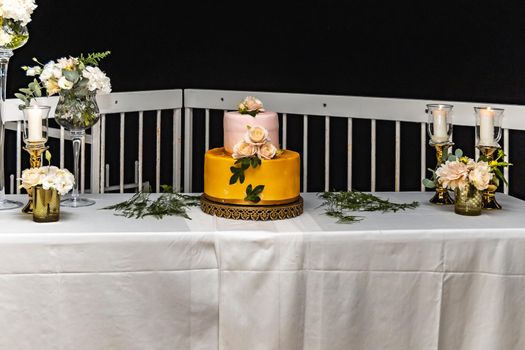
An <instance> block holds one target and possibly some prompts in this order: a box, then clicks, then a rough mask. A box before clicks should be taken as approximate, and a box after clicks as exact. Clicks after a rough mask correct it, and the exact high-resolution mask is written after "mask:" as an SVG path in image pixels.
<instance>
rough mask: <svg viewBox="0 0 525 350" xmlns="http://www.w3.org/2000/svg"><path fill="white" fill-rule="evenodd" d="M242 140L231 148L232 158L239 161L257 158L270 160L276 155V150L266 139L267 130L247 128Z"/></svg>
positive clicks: (256, 127)
mask: <svg viewBox="0 0 525 350" xmlns="http://www.w3.org/2000/svg"><path fill="white" fill-rule="evenodd" d="M247 128H248V131H247V132H246V134H245V135H244V139H243V140H241V141H239V142H238V143H237V144H236V145H235V146H234V147H233V154H232V157H233V158H235V159H241V158H246V157H252V156H255V155H256V156H257V157H259V158H260V159H272V158H273V157H275V155H276V154H277V148H276V147H275V146H274V145H273V143H271V142H270V141H271V140H270V138H269V137H268V130H266V129H265V128H263V127H261V126H255V127H251V126H249V125H248V126H247Z"/></svg>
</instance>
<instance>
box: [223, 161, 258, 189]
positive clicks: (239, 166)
mask: <svg viewBox="0 0 525 350" xmlns="http://www.w3.org/2000/svg"><path fill="white" fill-rule="evenodd" d="M260 165H261V159H260V158H259V157H257V155H253V156H251V157H246V158H240V159H237V160H236V161H235V166H232V167H230V171H231V172H232V176H231V177H230V185H233V184H235V183H236V182H237V181H239V182H240V183H241V184H242V183H244V179H245V175H244V172H245V171H246V170H248V168H249V167H250V166H251V167H252V168H253V169H255V168H257V167H258V166H260Z"/></svg>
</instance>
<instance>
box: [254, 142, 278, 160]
mask: <svg viewBox="0 0 525 350" xmlns="http://www.w3.org/2000/svg"><path fill="white" fill-rule="evenodd" d="M276 154H277V148H276V147H275V146H274V145H273V143H271V142H266V143H265V144H264V145H262V146H260V147H259V149H258V150H257V155H258V156H259V158H261V159H272V158H273V157H275V155H276Z"/></svg>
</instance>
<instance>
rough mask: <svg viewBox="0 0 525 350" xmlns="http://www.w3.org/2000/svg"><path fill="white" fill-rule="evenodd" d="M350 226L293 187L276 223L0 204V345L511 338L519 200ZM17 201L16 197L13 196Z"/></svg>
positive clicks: (493, 342) (246, 347)
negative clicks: (301, 204)
mask: <svg viewBox="0 0 525 350" xmlns="http://www.w3.org/2000/svg"><path fill="white" fill-rule="evenodd" d="M430 195H431V194H430V193H397V194H395V193H383V194H382V196H385V197H388V198H391V199H392V200H394V201H398V202H409V201H412V200H418V201H420V203H421V206H420V207H419V208H417V209H415V210H409V211H406V212H400V213H387V214H380V213H364V214H363V215H364V216H365V219H364V220H363V221H361V222H359V223H355V224H351V225H341V224H336V223H334V219H332V218H329V217H327V216H325V215H323V214H322V210H321V209H319V208H317V206H318V205H319V203H320V202H319V201H318V199H317V198H315V196H314V195H313V194H307V195H304V196H303V197H304V199H305V213H304V214H303V215H302V216H300V217H298V218H295V219H291V220H286V221H275V222H243V221H233V220H226V219H220V218H216V217H212V216H208V215H206V214H204V213H202V212H201V211H200V209H198V208H194V209H193V210H191V212H190V216H191V217H192V218H193V220H185V219H182V218H179V217H169V218H165V219H163V220H156V219H153V218H147V219H143V220H136V219H126V218H123V217H117V216H114V215H113V212H112V211H105V210H98V209H99V208H101V207H103V206H106V205H109V204H113V203H116V202H119V201H122V200H124V199H126V198H128V197H129V196H128V195H98V196H93V198H94V199H96V200H97V204H96V205H95V206H93V207H87V208H80V209H69V208H63V209H62V210H63V211H62V214H61V220H60V222H58V223H50V224H37V223H33V222H32V221H31V217H30V216H28V215H25V214H22V213H19V212H18V211H9V212H0V220H1V221H0V222H1V225H0V349H2V350H3V349H8V350H15V349H31V350H35V349H38V350H47V349H53V350H55V349H67V350H70V349H74V350H83V349H86V350H87V349H89V350H95V349H103V350H109V349H126V350H131V349H140V350H144V349H148V350H149V349H223V350H237V349H239V350H256V349H265V350H268V349H282V350H293V349H308V350H310V349H317V350H330V349H352V350H354V349H370V350H376V349H377V350H383V349H396V350H397V349H399V350H407V349H415V350H427V349H429V350H430V349H432V350H436V349H439V350H443V349H446V350H467V349H468V350H495V349H497V350H507V349H509V350H510V349H525V202H523V201H520V200H518V199H515V198H512V197H507V196H504V195H500V194H498V201H499V202H500V203H501V204H502V205H503V207H504V210H502V211H494V212H484V213H483V214H482V215H481V216H479V217H463V216H459V215H455V214H454V213H453V207H451V206H447V207H439V206H434V205H431V204H430V203H428V199H429V198H430ZM12 198H17V199H19V200H23V201H25V200H26V197H25V196H18V197H17V196H12Z"/></svg>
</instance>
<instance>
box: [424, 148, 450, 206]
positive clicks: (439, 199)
mask: <svg viewBox="0 0 525 350" xmlns="http://www.w3.org/2000/svg"><path fill="white" fill-rule="evenodd" d="M429 144H430V146H433V147H434V148H435V149H436V160H437V162H436V169H437V168H439V166H440V165H441V164H443V163H444V162H443V155H444V154H447V150H448V148H449V147H451V146H453V145H454V143H452V142H446V143H434V142H432V140H430V142H429ZM430 203H434V204H440V205H447V204H454V200H453V199H452V198H450V195H449V194H448V191H447V190H446V189H444V188H443V186H441V185H440V184H439V183H436V193H435V194H434V197H432V198H431V199H430Z"/></svg>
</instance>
